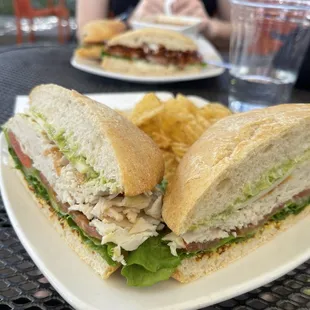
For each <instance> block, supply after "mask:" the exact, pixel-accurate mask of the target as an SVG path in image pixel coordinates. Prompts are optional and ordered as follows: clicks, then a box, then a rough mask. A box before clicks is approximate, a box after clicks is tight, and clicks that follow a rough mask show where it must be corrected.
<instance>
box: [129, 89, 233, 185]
mask: <svg viewBox="0 0 310 310" xmlns="http://www.w3.org/2000/svg"><path fill="white" fill-rule="evenodd" d="M230 114H231V112H230V110H229V109H227V108H226V107H224V106H223V105H221V104H218V103H210V104H208V105H206V106H204V107H202V108H198V107H196V106H195V105H194V104H193V103H192V101H190V100H189V99H188V98H187V97H185V96H183V95H181V94H178V95H177V96H176V97H175V98H171V99H169V100H167V101H165V102H161V101H160V100H159V99H158V98H157V97H156V95H155V94H154V93H149V94H147V95H145V96H144V97H143V99H142V100H141V101H140V102H139V103H138V104H137V105H136V107H135V108H134V110H133V112H132V114H131V116H130V117H129V118H130V120H131V121H132V122H133V123H134V124H136V125H137V126H138V127H139V128H140V129H141V130H143V131H144V132H145V133H146V134H147V135H149V136H150V137H151V138H152V139H153V140H154V141H155V143H156V144H157V145H158V147H159V148H160V149H161V150H162V151H163V157H164V161H165V176H164V177H165V179H166V180H167V181H168V182H170V181H171V180H172V178H173V176H174V175H175V172H176V169H177V167H178V164H179V162H180V160H181V159H182V158H183V156H184V155H185V154H186V152H187V151H188V149H189V148H190V146H191V145H192V144H193V143H194V142H195V141H196V140H197V139H199V137H200V136H201V135H202V134H203V132H204V131H205V130H206V129H207V128H209V127H210V126H211V125H212V124H214V123H215V122H217V121H218V120H219V119H221V118H223V117H226V116H228V115H230ZM126 116H127V114H126ZM127 117H128V116H127Z"/></svg>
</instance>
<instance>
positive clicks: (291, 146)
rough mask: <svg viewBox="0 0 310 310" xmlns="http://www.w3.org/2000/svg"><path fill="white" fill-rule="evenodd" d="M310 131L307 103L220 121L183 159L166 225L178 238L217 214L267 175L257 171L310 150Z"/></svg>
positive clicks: (169, 198)
mask: <svg viewBox="0 0 310 310" xmlns="http://www.w3.org/2000/svg"><path fill="white" fill-rule="evenodd" d="M309 128H310V105H308V104H285V105H278V106H274V107H269V108H266V109H261V110H255V111H250V112H246V113H240V114H235V115H232V116H228V117H227V118H224V119H222V120H220V121H219V122H217V123H216V124H214V125H213V126H211V127H210V128H209V129H208V130H206V132H205V133H204V134H203V135H202V136H201V138H200V139H199V140H198V141H196V142H195V143H194V145H193V146H192V147H191V148H190V149H189V151H188V152H187V154H185V156H184V157H183V159H182V160H181V162H180V164H179V166H178V169H177V172H176V175H175V178H174V180H173V181H172V184H170V185H169V186H168V192H167V194H166V196H165V198H164V205H163V219H164V221H165V222H166V224H167V225H168V226H169V228H170V229H171V230H172V231H174V232H175V233H176V234H178V235H180V234H182V233H185V232H186V231H187V230H188V229H189V227H191V226H192V225H193V224H194V225H195V223H193V221H194V219H195V218H200V219H201V220H204V219H205V218H206V217H205V213H206V212H207V211H208V212H209V213H208V214H212V212H219V211H217V210H219V208H224V207H225V204H227V203H231V202H230V201H229V202H227V201H228V200H229V199H231V197H233V195H235V194H236V192H237V190H239V189H240V190H241V189H242V185H244V184H246V182H250V181H251V180H252V179H253V180H254V181H255V180H257V179H255V178H256V177H257V176H259V175H261V173H263V172H265V171H268V170H263V171H261V170H262V169H263V168H264V169H265V166H268V165H269V166H268V169H270V167H274V166H275V165H276V164H279V163H281V161H279V160H287V159H288V158H290V159H291V158H296V156H299V155H301V154H302V152H304V151H305V150H306V149H309V148H310V140H309V135H310V134H309ZM288 139H289V140H288ZM263 157H264V158H266V160H261V158H263ZM245 163H246V164H245ZM244 168H245V169H244ZM236 171H237V172H238V173H236ZM240 171H242V172H240ZM254 173H256V175H255V174H254ZM251 178H252V179H251ZM239 180H242V181H239ZM233 182H235V183H233ZM238 182H239V183H238ZM232 184H233V186H232ZM236 184H237V185H236ZM215 194H216V195H217V196H216V197H215ZM215 198H216V199H218V200H220V199H221V201H222V203H221V204H220V203H217V201H216V199H215ZM231 200H233V199H231ZM224 210H225V209H224ZM220 211H222V210H220ZM198 212H199V213H198ZM198 215H199V216H198Z"/></svg>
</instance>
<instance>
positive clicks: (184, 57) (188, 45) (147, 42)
mask: <svg viewBox="0 0 310 310" xmlns="http://www.w3.org/2000/svg"><path fill="white" fill-rule="evenodd" d="M101 65H102V67H103V68H104V69H105V70H107V71H114V72H121V73H127V74H134V75H140V74H144V75H171V74H184V73H191V72H199V71H200V70H202V68H203V67H204V65H205V64H204V63H203V59H202V57H201V55H200V54H199V52H198V49H197V45H196V44H195V42H194V41H193V40H192V39H190V38H189V37H186V36H184V35H183V34H181V33H178V32H174V31H170V30H163V29H155V28H152V29H151V28H150V29H148V28H145V29H139V30H133V31H128V32H126V33H124V34H121V35H118V36H116V37H115V38H113V39H111V40H110V41H109V42H108V44H107V47H106V49H105V52H104V53H103V59H102V63H101Z"/></svg>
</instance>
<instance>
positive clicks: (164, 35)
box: [108, 28, 197, 51]
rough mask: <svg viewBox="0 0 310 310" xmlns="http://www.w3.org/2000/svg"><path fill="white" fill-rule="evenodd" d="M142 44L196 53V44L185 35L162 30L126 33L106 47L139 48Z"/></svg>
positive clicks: (147, 29)
mask: <svg viewBox="0 0 310 310" xmlns="http://www.w3.org/2000/svg"><path fill="white" fill-rule="evenodd" d="M144 44H146V45H150V44H156V45H161V46H163V47H165V48H166V49H168V50H171V51H196V50H197V45H196V43H195V42H194V41H193V40H192V39H191V38H189V37H186V36H185V35H183V34H181V33H179V32H175V31H171V30H164V29H155V28H143V29H139V30H132V31H127V32H126V33H124V34H121V35H118V36H116V37H114V38H113V39H111V40H110V41H109V42H108V46H113V45H123V46H126V47H133V48H136V47H141V46H143V45H144Z"/></svg>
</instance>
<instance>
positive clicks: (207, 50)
mask: <svg viewBox="0 0 310 310" xmlns="http://www.w3.org/2000/svg"><path fill="white" fill-rule="evenodd" d="M196 42H197V45H198V49H199V52H200V53H201V55H202V56H203V59H204V60H205V61H207V60H209V61H211V60H212V62H219V63H221V62H223V60H222V58H221V56H220V54H219V53H218V52H217V50H216V49H215V47H214V46H213V45H212V44H211V43H210V42H209V41H207V40H205V39H204V38H203V37H199V38H198V39H197V40H196ZM71 65H72V66H73V67H75V68H77V69H79V70H82V71H85V72H88V73H92V74H96V75H101V76H104V77H108V78H113V79H118V80H124V81H130V82H136V83H144V84H145V83H147V84H151V83H157V84H158V83H173V82H181V81H192V80H200V79H205V78H210V77H215V76H218V75H220V74H222V73H223V72H224V69H223V68H219V67H215V66H212V65H207V67H206V68H204V69H203V70H202V71H200V72H198V73H191V74H186V75H171V76H136V75H126V74H123V73H116V72H109V71H105V70H104V69H103V68H102V67H100V65H99V62H97V61H91V60H86V59H82V58H78V57H75V56H73V57H72V58H71Z"/></svg>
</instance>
